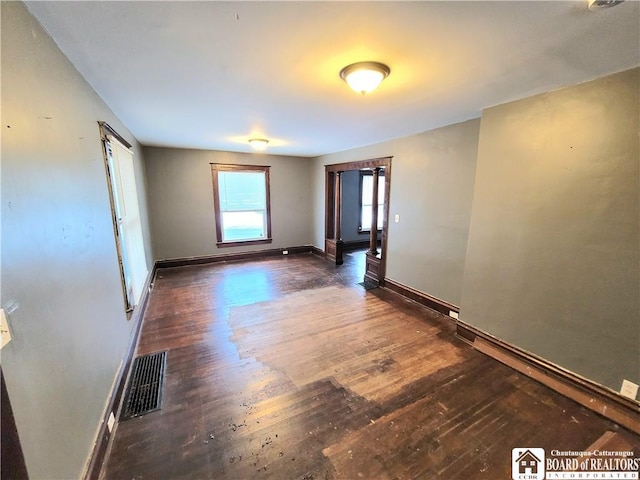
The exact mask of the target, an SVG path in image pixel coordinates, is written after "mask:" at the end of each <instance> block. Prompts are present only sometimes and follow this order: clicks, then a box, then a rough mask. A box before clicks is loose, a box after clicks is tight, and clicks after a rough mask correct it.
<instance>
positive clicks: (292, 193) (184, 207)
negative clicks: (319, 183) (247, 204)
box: [144, 147, 312, 259]
mask: <svg viewBox="0 0 640 480" xmlns="http://www.w3.org/2000/svg"><path fill="white" fill-rule="evenodd" d="M144 150H145V161H146V171H147V181H148V192H149V216H150V219H151V228H152V236H151V237H152V239H153V249H154V253H155V258H156V259H169V258H184V257H197V256H206V255H217V254H225V253H232V252H239V251H240V252H244V251H251V250H264V249H270V248H286V247H292V246H299V245H309V244H311V239H312V237H311V215H310V212H311V211H312V210H311V199H310V195H309V190H310V180H311V177H310V174H311V162H310V160H309V159H306V158H298V157H282V156H276V155H265V154H249V153H233V152H219V151H208V150H187V149H176V148H157V147H146V148H145V149H144ZM210 163H228V164H238V165H270V166H271V169H270V173H269V178H270V181H271V234H272V237H273V243H271V244H267V245H253V246H248V247H247V246H240V247H223V248H218V247H217V246H216V231H215V216H214V208H213V189H212V188H213V187H212V183H211V182H212V178H211V166H210Z"/></svg>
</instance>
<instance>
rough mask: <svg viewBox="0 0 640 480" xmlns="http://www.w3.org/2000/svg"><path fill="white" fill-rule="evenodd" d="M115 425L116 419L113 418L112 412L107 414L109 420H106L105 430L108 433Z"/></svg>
mask: <svg viewBox="0 0 640 480" xmlns="http://www.w3.org/2000/svg"><path fill="white" fill-rule="evenodd" d="M115 423H116V417H114V415H113V412H111V413H110V414H109V419H108V420H107V428H108V429H109V433H111V431H112V430H113V425H114V424H115Z"/></svg>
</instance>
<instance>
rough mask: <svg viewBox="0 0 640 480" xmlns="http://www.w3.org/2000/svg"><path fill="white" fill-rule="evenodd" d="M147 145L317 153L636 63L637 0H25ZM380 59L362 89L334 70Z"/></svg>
mask: <svg viewBox="0 0 640 480" xmlns="http://www.w3.org/2000/svg"><path fill="white" fill-rule="evenodd" d="M27 7H28V9H29V10H30V11H31V13H32V14H33V15H35V17H36V18H37V19H38V20H39V21H40V23H42V25H43V26H44V27H45V29H46V30H47V31H48V32H49V33H50V34H51V36H52V37H53V38H54V40H55V41H56V43H57V44H58V45H59V47H60V48H61V49H62V51H63V52H64V53H65V55H66V56H67V57H68V58H69V59H70V60H71V62H72V63H73V64H74V65H75V66H76V68H77V69H78V70H79V71H80V73H81V74H82V75H83V76H84V77H85V78H86V79H87V81H88V82H89V83H90V84H91V85H92V86H93V88H94V89H95V90H96V91H97V92H98V94H99V95H100V96H101V97H102V98H103V99H104V101H105V102H106V103H107V104H108V105H109V106H110V107H111V109H112V110H113V111H114V113H115V114H116V115H117V116H118V117H119V118H120V119H121V120H122V121H123V122H124V123H125V124H126V125H127V127H128V128H129V129H130V130H131V132H132V133H133V134H134V135H135V137H136V138H137V139H138V140H139V141H140V142H141V143H142V144H143V145H156V146H174V147H186V148H203V149H215V150H230V151H250V148H249V146H248V144H247V140H248V138H249V137H250V136H252V135H256V136H264V137H266V138H269V139H270V140H271V143H270V147H269V150H268V152H269V153H275V154H282V155H299V156H316V155H320V154H324V153H332V152H337V151H342V150H346V149H350V148H354V147H358V146H363V145H369V144H372V143H377V142H381V141H384V140H389V139H393V138H397V137H402V136H405V135H409V134H413V133H418V132H423V131H426V130H430V129H432V128H436V127H439V126H443V125H447V124H451V123H455V122H458V121H462V120H466V119H469V118H474V117H478V116H480V113H481V110H482V109H483V108H485V107H488V106H492V105H497V104H500V103H504V102H508V101H511V100H514V99H518V98H524V97H527V96H530V95H532V94H535V93H539V92H543V91H548V90H552V89H556V88H560V87H563V86H566V85H572V84H575V83H579V82H582V81H585V80H589V79H593V78H597V77H599V76H603V75H606V74H609V73H613V72H617V71H622V70H625V69H628V68H631V67H634V66H637V65H640V3H638V1H631V0H627V1H626V2H624V3H622V4H621V5H619V6H617V7H614V8H609V9H604V10H600V11H596V12H594V11H589V10H588V9H587V0H583V1H573V2H561V1H549V2H539V1H533V2H524V1H511V2H485V1H474V2H454V1H446V2H427V1H422V2H341V1H339V2H307V1H301V2H268V1H256V2H243V1H232V2H212V1H209V2H182V1H179V2H133V1H129V2H109V1H105V2H55V1H53V2H27ZM365 60H374V61H379V62H383V63H386V64H387V65H389V67H390V68H391V75H390V76H389V77H388V78H387V79H386V80H385V81H384V82H383V84H382V85H381V87H380V88H379V89H378V90H377V91H375V92H373V93H372V94H370V95H367V96H364V97H363V96H360V95H358V94H356V93H355V92H353V91H351V90H350V89H349V88H348V87H347V85H346V84H345V83H344V82H343V81H342V80H341V79H340V78H339V72H340V69H341V68H342V67H344V66H346V65H348V64H350V63H353V62H356V61H365Z"/></svg>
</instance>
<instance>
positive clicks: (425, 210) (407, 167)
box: [313, 119, 480, 305]
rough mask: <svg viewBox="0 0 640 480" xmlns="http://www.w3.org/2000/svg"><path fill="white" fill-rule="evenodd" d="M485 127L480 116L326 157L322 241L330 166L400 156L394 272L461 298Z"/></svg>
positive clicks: (393, 203)
mask: <svg viewBox="0 0 640 480" xmlns="http://www.w3.org/2000/svg"><path fill="white" fill-rule="evenodd" d="M479 127H480V120H479V119H474V120H469V121H467V122H463V123H458V124H454V125H449V126H447V127H443V128H439V129H436V130H431V131H429V132H425V133H421V134H419V135H412V136H410V137H404V138H400V139H397V140H393V141H389V142H384V143H380V144H376V145H371V146H368V147H363V148H358V149H354V150H348V151H346V152H340V153H335V154H332V155H325V156H322V157H318V158H317V159H316V160H315V163H314V176H313V179H314V184H313V185H314V197H313V200H314V211H315V216H314V244H315V245H316V246H317V247H319V248H324V165H328V164H335V163H344V162H350V161H356V160H366V159H370V158H377V157H385V156H393V160H392V168H391V193H390V194H389V201H390V207H389V208H390V215H389V222H390V223H389V239H388V240H389V242H388V245H389V247H388V256H387V274H386V276H387V278H390V279H392V280H395V281H398V282H400V283H402V284H404V285H407V286H410V287H412V288H415V289H417V290H420V291H422V292H426V293H429V294H430V295H433V296H435V297H438V298H440V299H442V300H445V301H447V302H450V303H453V304H454V305H459V304H460V294H461V291H462V275H463V271H464V262H465V255H466V250H467V233H468V229H469V220H470V217H471V201H472V198H473V183H474V175H475V164H476V154H477V146H478V130H479ZM396 214H398V215H400V221H399V222H398V223H395V222H394V217H395V215H396Z"/></svg>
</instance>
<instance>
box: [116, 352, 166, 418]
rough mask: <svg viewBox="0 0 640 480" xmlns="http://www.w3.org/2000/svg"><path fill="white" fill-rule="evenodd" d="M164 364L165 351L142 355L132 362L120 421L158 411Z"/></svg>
mask: <svg viewBox="0 0 640 480" xmlns="http://www.w3.org/2000/svg"><path fill="white" fill-rule="evenodd" d="M166 363H167V352H166V351H164V352H158V353H152V354H149V355H142V356H140V357H137V358H136V359H135V360H134V362H133V369H132V372H131V377H130V378H129V385H128V387H127V393H126V395H125V404H124V408H123V409H122V415H121V419H122V420H126V419H128V418H133V417H139V416H140V415H145V414H147V413H151V412H155V411H156V410H160V408H161V404H162V385H163V383H164V372H165V367H166Z"/></svg>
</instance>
